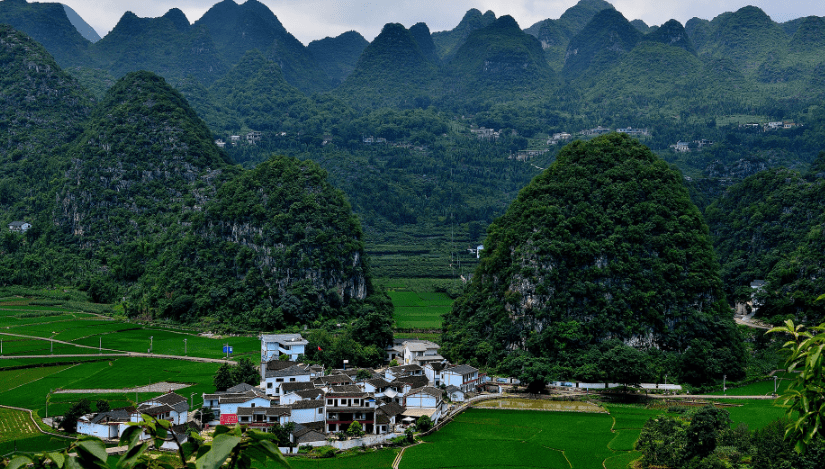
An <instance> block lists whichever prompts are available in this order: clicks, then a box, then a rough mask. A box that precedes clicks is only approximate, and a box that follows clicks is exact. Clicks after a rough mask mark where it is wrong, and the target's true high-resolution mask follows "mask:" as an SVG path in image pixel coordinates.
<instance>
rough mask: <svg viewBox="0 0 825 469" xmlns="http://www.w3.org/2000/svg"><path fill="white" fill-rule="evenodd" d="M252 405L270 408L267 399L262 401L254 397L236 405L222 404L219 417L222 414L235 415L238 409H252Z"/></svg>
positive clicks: (260, 398)
mask: <svg viewBox="0 0 825 469" xmlns="http://www.w3.org/2000/svg"><path fill="white" fill-rule="evenodd" d="M252 404H255V407H270V405H269V399H264V398H262V397H256V398H254V399H250V400H248V401H245V402H241V403H238V404H230V403H223V404H221V415H223V414H237V413H238V407H252Z"/></svg>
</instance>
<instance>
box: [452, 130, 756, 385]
mask: <svg viewBox="0 0 825 469" xmlns="http://www.w3.org/2000/svg"><path fill="white" fill-rule="evenodd" d="M611 340H619V341H621V342H623V343H626V344H630V345H633V346H636V347H639V348H645V349H648V350H654V349H655V350H659V351H661V352H662V353H673V354H676V356H678V354H679V353H681V352H684V351H685V350H687V349H691V350H693V352H692V353H696V352H697V351H700V350H701V351H702V352H701V353H706V354H708V356H707V357H705V359H706V360H707V361H708V368H710V365H709V363H710V362H713V363H717V364H721V366H720V367H718V368H716V369H714V370H712V371H710V373H711V374H716V373H718V374H719V375H721V374H722V373H727V374H728V375H729V376H733V375H741V373H742V370H741V369H740V368H739V366H740V365H739V363H742V362H741V359H742V358H743V357H742V345H741V339H740V338H739V337H738V333H737V331H736V329H735V326H734V324H733V318H732V313H731V311H730V309H729V307H728V306H727V303H726V301H725V295H724V292H723V289H722V282H721V279H720V277H719V264H718V262H717V261H716V259H715V257H714V253H713V248H712V245H711V241H710V237H709V236H708V232H707V226H706V225H705V223H704V221H703V219H702V216H701V214H700V212H699V210H698V209H697V208H696V206H695V205H693V203H692V202H691V201H690V199H689V198H688V194H687V191H686V190H685V188H684V186H683V184H682V182H681V180H680V177H679V175H678V173H676V172H674V171H672V170H671V169H669V168H668V166H667V164H666V163H665V162H663V161H662V160H660V159H659V158H657V157H656V156H655V155H654V154H653V153H652V152H651V151H650V150H649V149H647V148H645V147H644V146H643V145H641V144H639V143H638V142H637V141H634V140H632V139H630V138H629V137H627V136H622V135H617V134H614V135H609V136H605V137H598V138H596V139H594V140H592V141H590V142H588V143H583V142H576V143H573V144H570V145H568V146H567V147H565V148H564V149H563V150H562V151H561V152H560V153H559V156H558V159H557V160H556V162H555V163H553V165H552V166H551V167H550V168H549V169H547V170H545V171H544V172H543V173H542V174H541V175H539V176H537V177H536V178H535V179H533V181H532V182H531V183H530V184H529V185H527V187H525V188H524V189H523V190H522V191H521V192H520V193H519V195H518V197H517V198H516V200H515V201H514V202H513V203H512V204H511V205H510V207H509V208H508V210H507V212H506V213H505V214H504V216H502V217H501V218H499V219H497V220H496V221H494V222H493V224H492V225H490V227H489V228H488V230H487V239H486V240H485V243H484V253H483V255H482V261H481V264H480V265H479V267H478V268H477V270H476V272H475V275H474V277H473V279H472V281H471V282H470V285H469V287H468V289H467V291H466V293H465V295H464V296H463V297H461V298H459V299H458V300H457V301H456V303H455V304H454V305H453V309H452V311H451V313H449V314H448V315H446V316H445V332H444V335H443V347H442V353H444V354H445V356H448V357H450V358H451V359H454V360H460V361H461V360H464V361H467V360H470V361H473V362H475V363H479V364H483V363H494V364H501V366H500V369H501V370H503V371H504V370H506V371H509V372H510V373H512V374H513V375H516V376H518V375H521V374H522V372H523V370H522V369H521V366H522V365H523V364H524V363H525V362H524V361H523V359H524V358H529V359H531V363H533V362H534V361H533V359H539V360H538V362H536V363H547V364H548V366H547V370H545V372H546V373H548V376H552V375H556V376H571V375H573V376H579V377H581V378H582V379H588V378H589V376H588V373H589V371H588V370H590V369H591V367H592V363H594V362H595V361H591V360H590V358H593V357H590V358H588V355H589V354H591V353H595V354H596V356H598V355H599V353H600V352H599V350H600V348H601V347H602V345H601V344H605V343H610V341H611ZM510 352H513V353H510ZM695 359H696V356H692V357H691V358H684V359H683V360H684V362H683V365H684V366H686V367H690V366H692V365H690V363H689V362H690V361H692V360H695ZM545 360H546V361H545ZM678 360H682V359H677V361H678ZM726 362H727V363H726ZM687 375H688V374H685V375H684V376H683V377H685V378H686V379H689V378H687ZM719 377H721V376H719Z"/></svg>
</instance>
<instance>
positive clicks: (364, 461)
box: [267, 449, 399, 469]
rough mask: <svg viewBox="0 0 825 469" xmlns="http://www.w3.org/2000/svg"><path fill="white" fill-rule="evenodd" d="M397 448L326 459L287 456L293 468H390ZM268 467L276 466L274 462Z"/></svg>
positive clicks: (347, 454) (346, 454)
mask: <svg viewBox="0 0 825 469" xmlns="http://www.w3.org/2000/svg"><path fill="white" fill-rule="evenodd" d="M398 451H399V450H397V449H385V450H380V451H373V452H369V453H355V452H352V453H345V454H344V455H340V456H336V457H334V458H328V459H308V458H302V457H295V458H288V459H287V461H289V465H290V466H292V467H293V469H362V468H363V469H390V468H391V467H392V462H393V461H394V460H395V456H396V455H397V454H398ZM267 467H268V468H275V467H277V466H276V465H275V464H274V463H270V464H268V465H267Z"/></svg>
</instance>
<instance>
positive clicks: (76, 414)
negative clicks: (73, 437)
mask: <svg viewBox="0 0 825 469" xmlns="http://www.w3.org/2000/svg"><path fill="white" fill-rule="evenodd" d="M91 411H92V405H91V403H90V402H89V399H86V398H85V397H84V398H83V399H81V400H80V402H78V403H76V404H75V405H73V406H72V407H71V408H70V409H69V410H68V411H66V413H65V414H63V420H62V421H61V422H60V428H62V429H63V430H64V431H67V432H69V433H76V432H77V419H79V418H80V417H82V416H84V415H86V414H88V413H91Z"/></svg>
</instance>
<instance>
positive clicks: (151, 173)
mask: <svg viewBox="0 0 825 469" xmlns="http://www.w3.org/2000/svg"><path fill="white" fill-rule="evenodd" d="M2 33H3V37H2V38H0V42H2V44H4V45H5V49H4V57H5V58H6V60H5V61H4V63H5V64H6V66H7V72H8V73H7V74H6V76H7V77H10V78H11V77H12V76H13V77H14V78H15V81H14V83H13V84H6V85H5V88H4V89H5V90H7V95H8V96H9V97H10V98H13V99H17V98H16V97H19V96H24V97H25V96H31V97H33V99H30V100H28V102H39V104H40V105H41V106H40V107H32V108H31V110H29V112H27V113H26V114H25V117H27V118H28V119H37V123H40V124H42V125H43V132H46V131H49V130H51V133H50V134H49V136H50V139H49V140H48V141H45V140H38V139H36V138H34V137H37V136H38V135H40V134H37V133H31V132H30V131H29V129H30V128H31V126H32V124H33V121H31V120H28V121H23V120H21V118H20V116H17V117H15V115H10V116H8V118H7V122H11V123H14V126H12V127H11V128H13V129H14V128H17V127H19V128H20V129H21V131H20V134H21V136H20V137H15V135H14V134H12V135H11V136H12V139H11V140H10V141H9V142H8V143H9V144H13V143H21V144H25V145H26V147H24V148H25V149H27V150H36V151H37V152H38V154H37V159H35V158H34V157H33V155H32V154H30V153H28V152H20V151H18V150H17V149H14V150H12V151H8V150H6V151H5V153H4V156H3V158H2V160H0V164H1V165H2V166H0V170H2V171H0V174H2V175H3V179H2V185H0V187H2V188H3V191H2V195H3V198H4V201H6V202H5V203H7V204H8V206H11V208H12V210H9V211H4V212H3V214H4V217H3V218H4V222H5V223H8V222H10V221H12V220H13V219H24V220H27V221H29V222H30V223H32V225H33V228H32V229H30V230H29V231H27V232H26V233H25V234H14V233H10V232H8V231H6V232H5V233H4V235H3V236H2V238H0V252H2V256H0V284H24V285H44V284H54V283H58V284H74V285H77V286H80V287H81V288H83V289H87V291H88V292H89V295H90V297H91V298H92V299H93V300H94V301H99V302H100V301H102V302H114V301H118V302H121V301H122V302H123V303H124V307H125V310H126V312H127V314H128V315H130V316H139V317H143V318H167V319H174V320H178V321H183V322H190V321H195V320H198V321H199V322H201V323H202V324H206V325H208V324H223V326H221V327H224V328H230V329H242V330H243V329H245V330H250V329H252V330H272V329H277V328H282V327H284V326H286V325H288V324H294V323H304V324H305V323H309V322H312V321H315V320H319V319H326V318H330V317H336V318H344V317H347V318H354V317H360V316H361V315H362V313H363V311H366V310H365V308H366V307H367V306H366V305H367V304H368V303H369V304H372V305H373V306H371V307H369V308H368V309H369V311H376V310H377V311H378V312H379V313H380V315H382V316H386V314H389V312H388V311H387V309H386V307H385V306H382V305H384V301H383V300H380V299H377V300H376V299H374V298H370V295H372V294H373V287H372V283H371V277H370V273H369V271H368V268H367V259H366V256H365V254H364V245H363V240H362V232H361V226H360V223H359V221H358V219H357V218H356V217H355V216H354V215H353V214H352V210H351V208H350V205H349V203H348V202H347V201H346V199H345V197H344V195H343V194H342V193H341V192H340V191H338V190H336V189H334V188H332V186H330V185H329V184H328V183H327V182H326V173H325V172H324V171H323V170H322V169H320V168H319V167H318V166H317V165H316V164H314V163H312V162H300V161H298V160H296V159H293V158H288V157H273V158H272V159H270V160H269V161H267V162H264V163H262V164H260V165H258V166H257V167H256V168H255V169H254V170H243V169H241V168H240V167H238V166H236V165H234V164H233V162H232V159H231V158H230V156H229V155H228V154H226V153H225V152H224V151H223V150H221V149H219V148H218V147H217V146H216V145H215V144H214V141H213V137H212V134H211V132H210V131H209V129H208V128H207V127H206V125H205V124H204V122H203V121H202V120H201V119H200V118H199V117H198V116H197V114H196V113H195V111H194V110H192V108H191V107H190V106H189V104H188V103H187V101H186V100H185V99H184V97H183V96H182V95H181V94H180V93H179V92H178V91H176V90H175V89H173V88H172V87H171V86H169V85H168V84H167V83H166V82H165V80H164V79H163V78H161V77H159V76H157V75H155V74H152V73H150V72H133V73H130V74H127V75H126V76H125V77H124V78H122V79H121V80H119V81H118V82H117V83H116V84H115V85H114V86H113V87H112V88H111V89H110V90H109V91H108V92H107V94H106V96H105V97H104V99H103V100H102V101H101V102H100V103H99V104H97V105H96V106H95V107H94V110H93V111H92V112H91V115H89V111H90V110H91V109H92V105H91V104H90V103H91V101H89V100H88V98H85V97H84V96H83V95H82V94H78V95H77V96H74V95H72V92H73V91H76V90H77V85H76V84H75V83H74V81H73V80H71V79H70V78H68V77H66V76H65V75H63V72H61V71H60V69H59V67H58V66H57V65H56V64H54V63H53V61H51V59H50V57H49V56H48V54H46V53H45V51H43V49H42V48H41V47H40V46H39V45H37V44H36V43H34V42H32V41H31V40H30V39H28V38H27V37H25V36H24V35H22V34H20V33H17V32H15V31H13V30H11V29H10V28H7V29H5V30H3V31H2ZM11 91H13V92H14V93H11ZM38 93H42V95H43V96H38ZM22 102H23V103H25V102H27V100H25V99H24V100H23V101H22ZM20 108H21V109H20V110H19V111H20V112H22V111H26V110H27V109H29V108H27V107H26V106H25V105H22V106H20ZM6 109H8V108H6ZM32 110H35V111H37V112H33V111H32ZM38 112H39V113H38ZM87 116H88V117H87ZM67 122H71V123H72V124H73V127H69V128H67V127H66V123H67ZM43 135H46V134H43ZM23 137H25V138H23ZM23 154H25V155H26V157H23V156H22V155H23ZM38 178H39V179H40V180H39V181H38ZM25 184H30V186H29V187H28V188H26V190H25V192H23V190H22V189H23V188H21V187H20V186H21V185H25ZM24 194H25V197H23V195H24ZM18 198H19V200H18ZM13 213H16V215H15V218H9V216H10V215H11V214H13ZM4 226H5V224H4ZM4 231H5V230H4Z"/></svg>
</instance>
